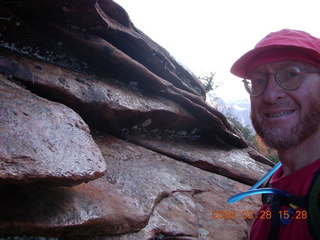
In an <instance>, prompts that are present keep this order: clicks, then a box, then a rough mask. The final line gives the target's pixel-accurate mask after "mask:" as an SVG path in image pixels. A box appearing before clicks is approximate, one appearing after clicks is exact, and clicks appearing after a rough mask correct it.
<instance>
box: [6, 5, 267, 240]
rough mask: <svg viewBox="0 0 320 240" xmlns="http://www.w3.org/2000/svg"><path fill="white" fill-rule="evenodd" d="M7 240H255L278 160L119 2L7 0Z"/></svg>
mask: <svg viewBox="0 0 320 240" xmlns="http://www.w3.org/2000/svg"><path fill="white" fill-rule="evenodd" d="M0 23H1V24H0V31H1V34H0V196H2V197H1V198H0V239H1V240H10V239H19V240H31V239H39V240H40V239H44V238H45V239H51V240H60V239H72V240H77V239H79V240H129V239H130V240H151V239H152V240H160V239H177V240H178V239H180V240H181V239H184V240H195V239H200V240H205V239H239V240H240V239H241V240H242V239H248V229H249V226H250V224H251V223H252V221H253V218H254V212H255V211H256V210H257V208H258V206H259V205H260V200H259V198H258V197H254V198H253V197H252V198H247V199H244V200H242V201H241V203H235V204H233V205H228V204H226V200H227V199H228V198H229V197H230V196H232V195H234V194H236V193H238V192H241V191H245V190H246V189H248V188H249V187H250V185H252V184H254V183H255V182H256V181H257V180H259V179H260V178H261V177H262V176H263V175H264V174H265V173H266V172H267V171H268V170H269V169H270V168H271V166H273V164H272V163H271V162H270V161H268V159H266V158H264V157H263V156H262V155H261V154H259V153H258V152H257V151H256V150H255V149H254V148H252V147H251V146H249V145H248V143H247V142H246V141H245V140H244V139H243V137H242V134H241V133H240V132H239V131H238V130H237V129H236V128H235V127H234V126H233V125H232V123H230V122H229V121H228V120H227V118H226V117H225V116H224V115H223V114H222V113H221V112H219V111H218V110H216V109H215V108H213V107H211V106H209V105H208V104H207V103H206V101H205V91H204V88H203V86H202V84H201V83H200V82H199V80H198V79H197V78H196V77H195V76H194V75H193V74H192V73H191V72H189V71H188V70H186V69H185V68H184V67H183V66H181V65H180V64H179V63H178V62H177V61H176V60H175V59H174V58H173V57H172V56H171V55H170V54H169V53H168V52H167V51H166V50H165V49H164V48H162V47H161V46H159V45H158V44H157V43H156V42H154V41H153V40H152V39H150V38H149V37H148V36H146V35H145V34H144V33H143V32H141V31H140V30H139V29H138V28H137V27H136V26H134V24H133V23H132V22H131V20H130V18H129V16H128V14H127V13H126V11H125V10H124V9H123V8H122V7H121V6H119V5H118V4H117V3H115V2H113V1H111V0H77V1H76V0H67V1H65V0H64V1H62V0H25V1H1V2H0ZM231 211H232V212H236V214H237V217H235V218H231V217H229V218H228V217H226V216H221V217H217V215H215V214H216V213H221V214H222V213H228V212H229V213H230V212H231Z"/></svg>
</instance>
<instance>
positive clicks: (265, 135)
mask: <svg viewBox="0 0 320 240" xmlns="http://www.w3.org/2000/svg"><path fill="white" fill-rule="evenodd" d="M251 121H252V125H253V127H254V129H255V130H256V132H257V134H258V135H259V136H260V137H261V138H262V140H263V142H264V143H265V144H266V145H267V146H269V147H271V148H274V149H276V150H284V149H289V148H292V147H296V146H297V145H299V144H300V143H301V142H303V141H304V140H305V139H307V138H308V137H309V136H311V135H312V134H313V133H315V132H316V131H317V130H318V129H319V128H320V101H317V102H315V103H314V104H312V105H311V106H310V107H309V111H308V114H307V115H306V116H305V117H304V118H303V119H302V121H301V122H299V121H297V122H296V123H295V124H294V125H292V126H291V127H290V128H280V127H272V128H271V127H268V126H264V125H263V123H262V122H261V121H258V120H257V119H256V118H255V117H254V115H253V114H252V113H251Z"/></svg>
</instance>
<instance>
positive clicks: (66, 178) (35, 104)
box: [0, 74, 106, 185]
mask: <svg viewBox="0 0 320 240" xmlns="http://www.w3.org/2000/svg"><path fill="white" fill-rule="evenodd" d="M0 99H1V101H0V160H1V161H0V183H1V184H10V183H18V184H26V183H31V182H35V181H41V182H45V183H47V184H55V185H74V184H78V183H81V182H87V181H90V180H93V179H95V178H98V177H101V176H102V175H104V173H105V170H106V167H105V162H104V161H103V158H102V156H101V153H100V150H99V148H98V147H97V145H96V144H95V143H94V141H93V139H92V137H91V135H90V130H89V128H88V126H87V124H86V123H85V122H84V121H83V120H82V119H81V118H80V116H79V115H78V114H77V113H75V112H74V111H73V110H71V109H69V108H67V107H65V106H63V105H61V104H58V103H54V102H50V101H48V100H45V99H43V98H40V97H38V96H36V95H34V94H31V93H30V92H28V91H27V90H25V89H22V88H21V87H19V86H17V85H16V84H14V83H12V82H9V81H7V80H5V77H4V76H3V75H2V74H0Z"/></svg>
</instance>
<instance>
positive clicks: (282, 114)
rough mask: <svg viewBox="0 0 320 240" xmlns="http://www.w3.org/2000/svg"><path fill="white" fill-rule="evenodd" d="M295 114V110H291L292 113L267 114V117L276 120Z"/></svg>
mask: <svg viewBox="0 0 320 240" xmlns="http://www.w3.org/2000/svg"><path fill="white" fill-rule="evenodd" d="M293 112H294V110H290V111H285V112H279V113H274V114H266V115H267V117H270V118H275V117H282V116H286V115H290V114H291V113H293Z"/></svg>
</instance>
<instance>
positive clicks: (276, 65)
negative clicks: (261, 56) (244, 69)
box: [248, 60, 319, 75]
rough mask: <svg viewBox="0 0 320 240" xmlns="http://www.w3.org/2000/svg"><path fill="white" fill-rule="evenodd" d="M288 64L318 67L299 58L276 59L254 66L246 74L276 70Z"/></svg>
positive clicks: (310, 67)
mask: <svg viewBox="0 0 320 240" xmlns="http://www.w3.org/2000/svg"><path fill="white" fill-rule="evenodd" d="M288 65H294V66H298V67H303V68H308V69H317V68H319V67H317V66H315V65H313V64H310V63H307V62H304V61H299V60H284V61H276V62H271V63H264V64H261V65H259V66H257V67H256V68H254V69H253V70H252V71H251V72H250V73H249V74H248V75H251V74H252V73H261V72H262V73H263V72H273V71H277V70H279V69H281V68H283V67H286V66H288Z"/></svg>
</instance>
